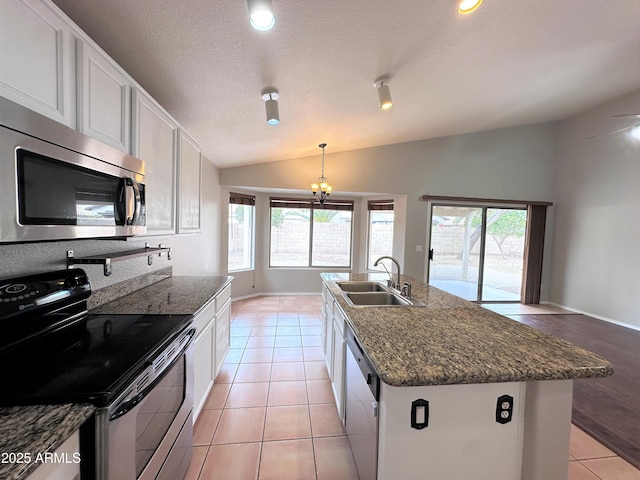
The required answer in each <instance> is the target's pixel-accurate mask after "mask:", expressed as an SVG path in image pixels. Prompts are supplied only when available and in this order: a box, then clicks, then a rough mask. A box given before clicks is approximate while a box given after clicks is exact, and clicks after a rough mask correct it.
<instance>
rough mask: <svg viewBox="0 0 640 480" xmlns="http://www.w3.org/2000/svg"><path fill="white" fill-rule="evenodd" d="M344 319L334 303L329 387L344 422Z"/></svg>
mask: <svg viewBox="0 0 640 480" xmlns="http://www.w3.org/2000/svg"><path fill="white" fill-rule="evenodd" d="M345 337H346V319H345V317H344V314H343V313H342V310H340V307H339V306H338V304H337V303H336V304H335V306H334V310H333V377H332V379H331V386H332V388H333V396H334V398H335V400H336V406H337V407H338V416H339V417H340V419H341V420H342V422H343V423H344V420H345V388H344V380H345V368H346V367H345V361H346V353H347V350H346V349H347V343H346V340H345Z"/></svg>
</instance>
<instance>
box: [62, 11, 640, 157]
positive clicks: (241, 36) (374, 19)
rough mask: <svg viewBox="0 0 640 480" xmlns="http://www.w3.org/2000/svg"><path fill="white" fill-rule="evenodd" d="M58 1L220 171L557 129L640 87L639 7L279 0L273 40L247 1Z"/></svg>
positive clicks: (270, 33)
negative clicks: (274, 105) (385, 81)
mask: <svg viewBox="0 0 640 480" xmlns="http://www.w3.org/2000/svg"><path fill="white" fill-rule="evenodd" d="M54 3H56V4H57V5H58V6H59V7H60V8H61V9H62V10H63V11H64V12H65V13H66V14H67V15H68V16H69V17H71V19H72V20H73V21H75V22H76V23H77V24H78V25H79V26H80V27H81V28H82V29H83V30H84V31H85V32H86V33H87V34H88V35H89V36H91V37H92V38H93V39H94V40H95V41H96V42H97V43H98V44H99V45H100V46H101V47H102V48H103V49H104V50H105V51H106V52H107V53H108V54H109V55H110V56H111V57H112V58H114V59H115V60H116V61H117V62H118V63H119V64H120V65H121V66H122V67H123V68H124V69H125V70H126V71H127V72H129V73H130V74H131V75H132V76H133V77H134V78H135V79H136V81H137V82H138V83H140V84H141V85H142V86H143V87H144V88H145V89H146V90H147V91H148V92H149V93H150V94H151V95H152V96H153V97H154V98H156V100H158V102H159V103H160V104H161V105H163V106H164V107H165V108H166V109H167V110H168V111H169V112H171V114H172V115H173V116H174V117H175V118H176V119H177V120H178V121H179V122H180V123H181V124H182V125H183V126H184V127H185V128H186V129H187V130H188V131H189V132H190V133H191V134H192V135H194V136H195V137H196V139H197V140H198V141H199V142H200V144H201V145H202V147H203V151H204V155H205V156H206V157H207V158H208V159H209V160H210V161H212V162H213V163H214V164H216V165H217V166H219V167H222V168H224V167H227V166H233V165H240V164H250V163H259V162H266V161H273V160H280V159H286V158H295V157H304V156H308V155H317V154H318V144H319V143H321V142H326V143H327V144H328V146H327V153H330V152H337V151H344V150H352V149H356V148H364V147H371V146H376V145H384V144H391V143H399V142H406V141H412V140H420V139H426V138H433V137H441V136H446V135H454V134H460V133H466V132H474V131H482V130H489V129H494V128H502V127H508V126H515V125H524V124H529V123H537V122H545V121H550V120H559V119H562V118H565V117H567V116H569V115H572V114H575V113H579V112H581V111H583V110H586V109H588V108H590V107H592V106H595V105H597V104H599V103H601V102H604V101H607V100H610V99H613V98H616V97H618V96H620V95H623V94H625V93H628V92H631V91H634V90H636V89H638V88H640V26H639V24H638V19H639V18H640V0H588V1H585V0H528V1H514V0H485V1H484V3H483V5H482V6H481V7H480V9H479V10H477V11H476V12H475V13H474V14H472V15H467V16H460V15H458V14H457V13H456V12H455V1H454V0H394V1H388V0H323V1H318V0H274V1H273V3H274V10H275V14H276V21H277V23H276V26H275V28H274V29H273V30H272V31H271V32H256V31H254V30H253V29H252V28H251V27H250V26H249V22H248V14H247V3H246V1H245V0H183V1H177V0H54ZM385 74H386V75H389V76H391V82H390V88H391V94H392V96H393V100H394V107H393V108H392V109H391V110H389V111H386V112H381V111H379V110H378V106H377V96H376V91H375V89H374V88H373V86H372V84H373V82H374V80H375V79H376V78H377V77H379V76H380V75H385ZM266 87H274V88H276V89H277V90H278V91H279V92H280V101H279V107H280V118H281V123H280V125H278V126H275V127H272V126H268V125H267V124H266V122H265V108H264V101H263V100H262V97H261V93H262V91H263V89H265V88H266ZM620 113H624V112H620Z"/></svg>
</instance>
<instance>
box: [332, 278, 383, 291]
mask: <svg viewBox="0 0 640 480" xmlns="http://www.w3.org/2000/svg"><path fill="white" fill-rule="evenodd" d="M336 285H338V287H340V289H342V291H344V292H387V291H388V290H387V287H385V286H384V285H383V284H381V283H380V282H367V281H357V280H349V281H344V282H336Z"/></svg>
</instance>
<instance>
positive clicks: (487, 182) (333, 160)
mask: <svg viewBox="0 0 640 480" xmlns="http://www.w3.org/2000/svg"><path fill="white" fill-rule="evenodd" d="M554 157H555V125H554V124H540V125H530V126H525V127H514V128H508V129H501V130H494V131H489V132H481V133H474V134H466V135H457V136H451V137H444V138H437V139H432V140H423V141H419V142H409V143H402V144H396V145H385V146H381V147H374V148H367V149H361V150H353V151H349V152H341V153H331V152H330V150H328V151H327V153H326V156H325V174H326V175H327V176H328V178H329V180H330V182H331V183H332V184H333V186H334V195H335V196H336V198H338V197H339V196H340V192H341V191H342V192H378V193H387V194H396V195H406V228H405V237H404V245H403V249H398V250H400V251H399V253H398V252H394V254H395V255H397V256H398V257H399V258H398V260H400V262H401V264H402V268H403V273H407V274H408V275H411V276H413V277H416V278H424V273H425V252H426V251H427V246H426V245H425V240H426V233H427V204H426V202H423V201H421V200H420V197H421V196H422V195H425V194H431V195H454V196H465V197H484V198H504V199H520V200H543V201H553V200H554V198H553V188H552V183H553V175H554ZM319 166H320V156H315V157H308V158H300V159H292V160H282V161H278V162H271V163H263V164H258V165H249V166H241V167H233V168H226V169H222V170H221V171H220V183H221V184H222V185H223V186H225V187H226V188H229V189H234V188H236V189H237V188H242V187H244V188H245V189H247V190H248V191H250V190H251V188H252V187H254V188H267V189H268V188H273V189H277V188H284V189H301V188H305V187H306V185H308V184H309V183H310V181H311V180H313V179H315V178H316V177H317V176H318V169H319ZM259 215H268V212H267V211H262V212H260V213H259ZM547 228H548V231H549V233H550V231H551V225H548V226H547ZM258 242H268V236H264V235H263V236H262V237H256V243H258ZM416 245H423V251H422V252H416ZM546 248H547V251H549V249H550V244H549V243H547V246H546ZM401 250H404V251H401ZM222 252H223V253H222V255H226V250H223V251H222ZM548 253H549V252H548ZM259 261H262V262H264V259H260V258H258V257H256V262H259ZM262 265H266V263H262ZM548 270H549V269H548V267H547V268H546V270H545V271H544V273H543V275H545V277H544V278H543V293H542V295H543V299H544V298H545V294H546V288H547V287H548V282H547V281H545V280H546V279H547V278H548ZM265 272H268V273H265V275H264V276H262V277H261V276H260V275H258V273H259V272H256V282H257V283H259V282H261V281H265V282H269V283H266V284H260V285H256V288H255V289H254V291H256V293H260V292H261V291H273V289H276V291H285V290H284V288H278V287H276V286H275V284H274V283H271V282H279V285H281V286H283V287H284V286H285V285H289V284H292V286H293V287H294V289H293V290H291V291H306V290H304V289H308V288H309V286H310V285H311V284H309V283H306V282H304V283H302V282H298V281H295V279H296V278H300V277H299V276H294V277H292V276H291V273H288V272H286V271H280V272H277V271H269V270H268V269H266V270H265ZM311 272H312V273H311V274H312V275H314V276H315V277H317V273H318V272H315V271H311ZM234 275H235V274H234ZM300 275H301V274H300ZM305 275H306V274H305ZM236 278H237V280H240V281H239V282H238V283H237V284H236V285H237V286H238V287H239V285H240V283H241V278H242V276H241V275H236ZM234 283H235V282H234ZM315 284H317V285H318V286H319V283H317V282H315ZM234 286H235V285H234ZM311 286H312V285H311ZM261 288H264V289H266V290H261ZM234 296H236V295H235V294H234Z"/></svg>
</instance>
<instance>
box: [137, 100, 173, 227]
mask: <svg viewBox="0 0 640 480" xmlns="http://www.w3.org/2000/svg"><path fill="white" fill-rule="evenodd" d="M132 96H133V111H132V113H133V116H132V118H133V120H132V122H133V129H132V130H133V131H132V135H131V143H132V147H133V149H132V150H133V151H132V153H133V155H134V156H136V157H138V158H140V159H142V160H144V162H145V195H146V203H147V234H152V235H153V234H172V233H176V198H177V196H176V172H177V169H176V158H177V140H178V124H177V123H176V122H175V121H174V120H173V119H172V118H171V117H170V116H169V115H168V114H167V113H166V112H165V111H164V110H163V109H162V108H161V107H160V106H159V105H158V104H157V103H156V102H155V101H154V100H153V99H152V98H151V97H149V96H148V95H147V94H146V93H145V92H143V91H141V90H138V89H133V91H132Z"/></svg>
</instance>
